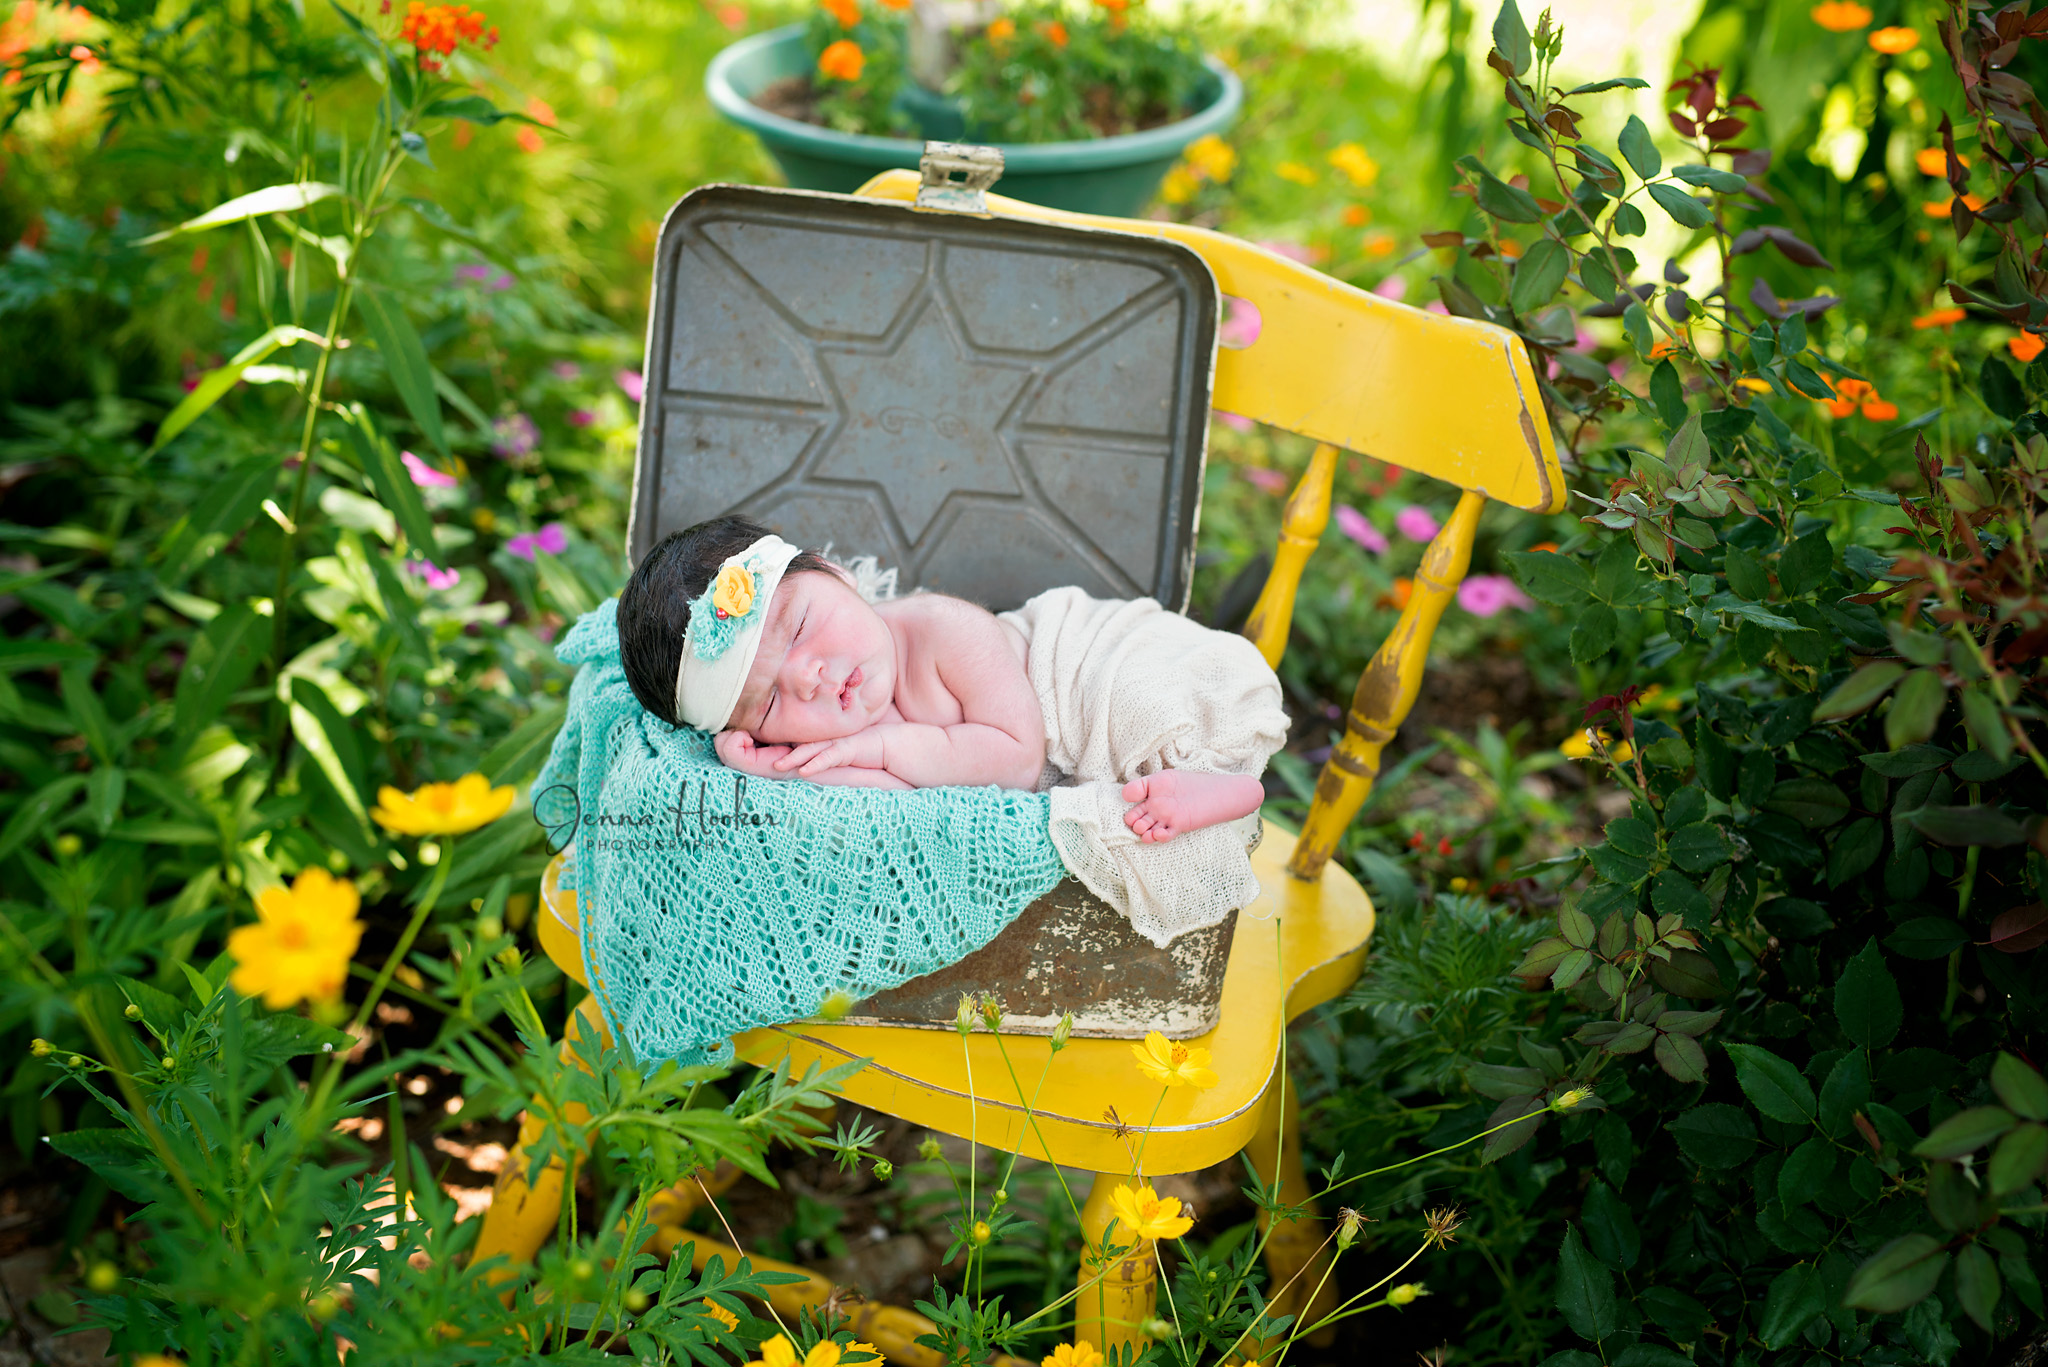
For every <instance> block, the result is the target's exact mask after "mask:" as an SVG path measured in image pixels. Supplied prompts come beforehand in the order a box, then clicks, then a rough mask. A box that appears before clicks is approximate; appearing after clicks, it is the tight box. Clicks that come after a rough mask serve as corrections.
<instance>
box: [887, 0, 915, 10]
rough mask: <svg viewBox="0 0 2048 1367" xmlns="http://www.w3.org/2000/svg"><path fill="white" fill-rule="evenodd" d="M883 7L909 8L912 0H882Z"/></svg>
mask: <svg viewBox="0 0 2048 1367" xmlns="http://www.w3.org/2000/svg"><path fill="white" fill-rule="evenodd" d="M882 8H883V9H909V8H910V0H882Z"/></svg>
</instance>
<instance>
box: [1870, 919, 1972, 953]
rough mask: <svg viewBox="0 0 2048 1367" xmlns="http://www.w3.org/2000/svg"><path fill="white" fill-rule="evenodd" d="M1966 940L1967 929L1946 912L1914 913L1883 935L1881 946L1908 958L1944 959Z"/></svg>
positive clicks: (1968, 933)
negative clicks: (1940, 914) (1941, 913)
mask: <svg viewBox="0 0 2048 1367" xmlns="http://www.w3.org/2000/svg"><path fill="white" fill-rule="evenodd" d="M1968 943H1970V932H1968V931H1967V930H1964V929H1963V928H1962V927H1961V926H1960V925H1958V924H1956V923H1955V922H1954V921H1951V920H1950V919H1949V918H1948V917H1946V916H1915V917H1914V918H1913V919H1911V920H1910V921H1905V922H1902V923H1901V924H1900V926H1899V928H1898V929H1897V930H1895V931H1893V932H1892V933H1891V934H1889V935H1887V936H1885V937H1884V947H1885V948H1886V949H1889V950H1890V951H1891V952H1892V953H1894V954H1898V955H1902V956H1904V957H1905V958H1908V959H1946V958H1947V957H1948V956H1949V955H1950V954H1952V953H1954V952H1955V951H1956V950H1958V949H1961V948H1962V947H1963V946H1964V945H1966V944H1968Z"/></svg>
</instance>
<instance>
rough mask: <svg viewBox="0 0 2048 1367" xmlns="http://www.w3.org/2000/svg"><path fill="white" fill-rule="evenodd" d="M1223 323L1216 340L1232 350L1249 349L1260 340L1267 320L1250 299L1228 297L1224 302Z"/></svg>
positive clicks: (1217, 332) (1217, 331)
mask: <svg viewBox="0 0 2048 1367" xmlns="http://www.w3.org/2000/svg"><path fill="white" fill-rule="evenodd" d="M1223 303H1224V310H1225V311H1224V315H1223V323H1222V325H1221V326H1219V327H1218V328H1217V329H1216V340H1217V342H1219V343H1220V344H1222V345H1223V346H1227V347H1230V348H1232V349H1236V348H1240V347H1248V346H1250V345H1251V344H1252V343H1253V342H1256V341H1258V340H1259V332H1260V331H1261V330H1262V329H1263V328H1264V327H1265V326H1266V320H1265V319H1264V318H1263V317H1261V316H1260V314H1259V306H1258V305H1257V304H1254V303H1253V302H1252V301H1251V300H1249V299H1239V298H1238V297H1237V296H1236V295H1226V296H1225V297H1224V300H1223Z"/></svg>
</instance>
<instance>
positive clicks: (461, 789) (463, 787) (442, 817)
mask: <svg viewBox="0 0 2048 1367" xmlns="http://www.w3.org/2000/svg"><path fill="white" fill-rule="evenodd" d="M511 809H512V789H511V787H510V786H509V785H508V786H506V787H503V788H493V787H492V786H491V781H490V780H489V779H487V778H485V777H484V776H483V775H482V774H464V775H463V776H462V777H461V778H458V779H456V780H455V782H453V783H429V784H427V785H426V786H425V787H422V788H419V789H417V790H416V791H414V792H413V793H411V794H409V795H408V794H406V793H401V792H399V791H398V789H396V788H379V789H378V790H377V805H376V807H375V808H373V809H372V810H371V812H370V815H371V816H373V817H375V818H376V819H377V824H378V825H379V826H382V827H383V828H384V829H385V830H387V831H394V832H396V833H397V834H399V835H461V834H462V833H463V832H464V831H473V830H475V829H476V828H477V827H479V826H488V825H490V824H491V823H492V822H493V821H496V820H497V819H498V818H499V817H501V816H503V815H504V814H505V813H506V812H508V811H510V810H511Z"/></svg>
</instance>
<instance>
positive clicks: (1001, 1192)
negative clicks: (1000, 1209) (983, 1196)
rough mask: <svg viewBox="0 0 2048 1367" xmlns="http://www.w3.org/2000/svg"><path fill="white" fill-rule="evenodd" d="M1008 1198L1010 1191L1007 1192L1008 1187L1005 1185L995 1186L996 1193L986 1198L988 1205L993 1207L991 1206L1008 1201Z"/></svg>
mask: <svg viewBox="0 0 2048 1367" xmlns="http://www.w3.org/2000/svg"><path fill="white" fill-rule="evenodd" d="M1009 1199H1010V1192H1009V1189H1008V1188H1007V1187H997V1188H996V1194H995V1195H993V1196H991V1197H989V1198H988V1203H989V1205H990V1206H992V1207H993V1206H1000V1205H1002V1204H1004V1203H1005V1202H1007V1201H1008V1200H1009Z"/></svg>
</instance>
